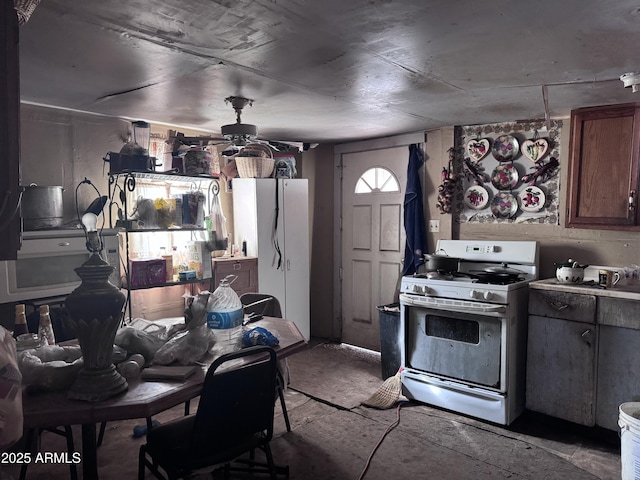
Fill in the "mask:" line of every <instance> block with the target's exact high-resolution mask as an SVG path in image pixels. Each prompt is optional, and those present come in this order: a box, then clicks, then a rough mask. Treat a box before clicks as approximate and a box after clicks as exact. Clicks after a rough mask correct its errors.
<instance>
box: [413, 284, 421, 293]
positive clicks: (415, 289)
mask: <svg viewBox="0 0 640 480" xmlns="http://www.w3.org/2000/svg"><path fill="white" fill-rule="evenodd" d="M421 292H422V288H421V287H420V285H414V286H413V293H421Z"/></svg>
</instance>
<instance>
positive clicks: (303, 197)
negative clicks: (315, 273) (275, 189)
mask: <svg viewBox="0 0 640 480" xmlns="http://www.w3.org/2000/svg"><path fill="white" fill-rule="evenodd" d="M282 198H283V202H282V205H283V213H284V215H283V220H284V221H283V222H282V224H283V225H282V226H283V229H284V250H283V251H284V265H283V268H284V272H285V276H284V278H285V292H286V293H285V300H284V301H285V305H284V310H283V311H284V312H285V316H286V318H288V319H290V320H293V321H294V322H296V325H297V326H298V328H299V329H300V333H302V335H304V338H306V339H307V340H308V339H309V337H310V335H311V327H310V320H309V318H310V312H309V200H308V185H307V181H306V180H304V179H296V180H283V181H282Z"/></svg>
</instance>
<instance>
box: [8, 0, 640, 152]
mask: <svg viewBox="0 0 640 480" xmlns="http://www.w3.org/2000/svg"><path fill="white" fill-rule="evenodd" d="M20 69H21V82H20V84H21V97H22V100H23V101H25V102H32V103H36V104H44V105H52V106H57V107H64V108H70V109H76V110H80V111H88V112H96V113H102V114H107V115H115V116H120V117H125V118H131V119H144V120H148V121H150V122H163V123H169V124H173V125H179V126H184V127H193V128H197V129H204V130H207V131H212V132H219V128H220V126H221V125H223V124H228V123H234V122H235V113H234V112H233V109H232V108H231V106H230V105H228V104H225V101H224V99H225V98H226V97H228V96H230V95H239V96H245V97H248V98H251V99H254V100H255V102H254V104H253V106H252V107H246V108H245V111H244V112H243V115H242V121H243V123H252V124H256V125H257V126H258V129H259V133H260V137H262V138H264V139H271V140H289V141H300V142H311V143H316V142H320V143H325V142H343V141H349V140H359V139H366V138H374V137H382V136H387V135H393V134H397V133H404V132H412V131H419V130H427V129H432V128H436V127H440V126H443V125H473V124H477V123H493V122H502V121H513V120H519V119H534V118H544V117H545V114H548V115H549V116H550V117H551V118H554V117H561V116H567V115H568V114H569V112H570V110H571V109H573V108H577V107H584V106H591V105H607V104H614V103H626V102H634V101H638V100H640V93H632V92H631V89H629V88H626V89H625V88H624V86H623V84H622V82H621V81H620V79H619V77H620V75H621V74H623V73H626V72H634V71H640V1H638V0H538V1H535V2H523V1H516V0H487V1H477V0H446V1H436V0H319V1H314V0H82V1H78V0H42V3H41V4H40V6H38V7H37V9H36V10H35V12H34V14H33V15H32V17H31V19H30V20H29V21H28V22H27V23H26V24H25V25H23V26H21V27H20ZM545 90H546V94H544V93H543V92H544V91H545ZM545 100H546V102H545ZM545 103H546V105H547V107H546V109H545Z"/></svg>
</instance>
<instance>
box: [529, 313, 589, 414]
mask: <svg viewBox="0 0 640 480" xmlns="http://www.w3.org/2000/svg"><path fill="white" fill-rule="evenodd" d="M592 329H593V326H592V325H590V324H588V323H581V322H573V321H569V320H560V319H557V318H547V317H540V316H536V315H532V316H529V338H532V339H535V341H533V342H530V344H529V346H528V349H527V387H526V407H527V408H528V409H529V410H533V411H536V412H541V413H544V414H547V415H551V416H553V417H558V418H564V419H565V420H569V421H571V422H575V423H579V424H581V425H588V426H593V425H594V418H595V415H594V398H595V395H594V385H595V358H596V356H595V351H596V348H595V345H592V344H590V342H587V341H585V338H584V337H583V334H584V332H587V331H589V330H592ZM592 340H593V339H592ZM559 365H562V367H558V366H559Z"/></svg>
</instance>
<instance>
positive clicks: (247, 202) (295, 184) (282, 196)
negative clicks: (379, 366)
mask: <svg viewBox="0 0 640 480" xmlns="http://www.w3.org/2000/svg"><path fill="white" fill-rule="evenodd" d="M232 187H233V218H234V222H233V223H234V229H233V237H234V239H235V243H236V244H238V245H241V244H242V242H243V241H246V242H247V255H248V256H250V257H257V258H258V291H259V292H260V293H267V294H270V295H273V296H275V297H276V298H277V299H278V300H279V301H280V304H281V305H280V306H281V308H282V315H283V316H284V317H285V318H287V319H288V320H292V321H293V322H295V323H296V325H297V326H298V328H299V329H300V332H301V333H302V335H304V337H305V339H307V340H308V339H309V337H310V334H311V328H310V320H309V317H310V313H309V263H310V260H309V193H308V182H307V180H306V179H277V180H276V179H273V178H257V179H256V178H234V179H233V182H232Z"/></svg>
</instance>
